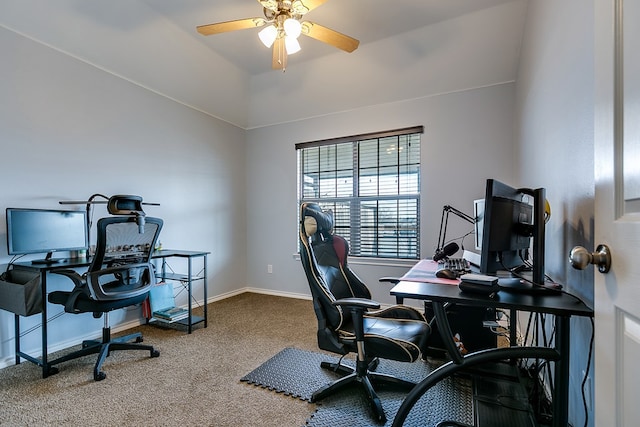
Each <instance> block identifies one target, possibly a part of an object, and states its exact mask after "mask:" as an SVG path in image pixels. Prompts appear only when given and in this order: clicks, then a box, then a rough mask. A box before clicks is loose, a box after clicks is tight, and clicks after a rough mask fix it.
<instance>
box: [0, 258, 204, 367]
mask: <svg viewBox="0 0 640 427" xmlns="http://www.w3.org/2000/svg"><path fill="white" fill-rule="evenodd" d="M208 254H209V252H201V251H183V250H160V251H155V252H154V253H153V255H152V256H151V259H160V260H162V273H161V274H160V276H161V277H162V278H166V277H167V276H169V274H168V273H166V272H165V270H164V267H165V263H166V259H167V258H171V257H181V258H188V262H189V265H188V273H187V275H185V276H181V277H184V279H183V280H185V281H187V283H188V293H189V317H188V322H189V324H188V328H189V333H191V326H192V324H194V323H198V322H201V321H203V322H204V326H205V327H207V304H206V303H207V255H208ZM195 257H203V264H204V266H203V276H202V277H201V278H202V279H203V281H204V318H198V319H193V318H192V316H191V308H192V307H191V283H192V271H191V269H192V265H191V261H192V259H193V258H195ZM90 264H91V260H90V259H89V258H68V259H65V260H61V262H56V263H53V264H33V263H31V262H30V261H25V262H16V263H13V264H12V267H13V268H15V269H23V270H30V271H36V272H38V273H39V274H40V288H41V292H42V307H41V313H40V316H41V328H42V329H41V336H42V357H41V358H40V359H38V358H36V357H33V356H31V355H29V354H27V353H25V352H23V351H21V350H20V315H19V314H15V315H14V319H15V353H16V365H17V364H19V363H20V358H23V359H26V360H28V361H30V362H32V363H35V364H36V365H38V366H41V367H42V378H46V377H48V376H49V375H53V374H55V373H57V372H58V369H57V368H56V367H55V366H53V365H54V364H55V361H53V362H50V361H49V360H48V343H47V336H48V335H47V276H48V274H49V273H51V272H55V271H56V270H64V269H70V268H72V269H75V268H86V267H88V266H89V265H90Z"/></svg>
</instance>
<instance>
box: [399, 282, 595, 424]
mask: <svg viewBox="0 0 640 427" xmlns="http://www.w3.org/2000/svg"><path fill="white" fill-rule="evenodd" d="M407 275H409V273H407ZM422 280H423V281H422V282H409V281H400V282H399V283H398V284H396V285H395V286H394V287H393V288H392V289H391V295H394V296H395V297H396V301H397V302H398V303H402V302H403V300H404V299H406V298H410V299H418V300H428V301H431V302H432V304H433V310H434V314H435V317H436V322H437V325H438V330H439V332H440V335H441V337H442V341H443V342H444V343H445V346H446V347H447V352H448V353H449V355H450V357H451V358H452V360H451V361H450V362H448V363H447V364H445V365H443V366H441V367H440V368H438V369H436V370H435V371H433V372H432V373H431V374H430V375H429V376H427V377H426V378H425V379H424V380H422V381H421V382H420V383H419V384H418V385H416V387H415V388H413V389H412V390H411V392H410V393H409V394H408V395H407V397H406V398H405V400H404V401H403V403H402V405H401V406H400V409H399V410H398V413H397V414H396V417H395V419H394V421H393V426H394V427H400V426H402V424H403V423H404V421H405V419H406V417H407V415H408V414H409V411H410V410H411V408H412V407H413V406H414V405H415V403H416V402H417V401H418V399H419V398H420V397H421V396H422V395H423V394H424V393H425V392H426V391H427V390H428V389H429V388H431V387H432V386H433V385H435V384H436V383H438V382H439V381H441V380H442V379H444V378H446V377H448V376H450V375H453V374H454V373H456V372H458V371H460V370H461V369H464V368H468V367H472V366H476V365H479V364H483V363H487V362H495V361H500V360H505V359H515V358H538V359H546V360H549V361H554V362H555V363H554V373H555V379H554V390H553V401H552V405H553V424H552V425H553V426H556V427H559V426H562V427H566V425H567V423H568V407H569V405H568V396H569V343H570V340H569V333H570V322H569V320H570V318H571V316H585V317H593V309H591V308H589V307H587V306H586V305H585V304H584V303H583V302H582V301H580V300H579V299H577V298H575V297H573V296H572V295H570V294H565V293H563V294H560V295H536V296H533V295H526V294H516V293H507V292H504V291H500V292H498V293H497V294H496V295H495V296H493V297H489V296H484V295H476V294H468V293H463V292H461V291H460V289H459V288H458V286H457V285H455V284H454V283H455V282H454V281H452V283H447V282H442V281H439V282H440V283H429V282H428V281H429V278H428V277H427V276H426V275H425V276H424V278H423V279H422ZM446 303H454V304H464V305H469V306H479V307H487V308H502V309H508V310H511V311H512V313H514V312H515V311H529V312H536V313H549V314H553V315H555V326H556V336H555V341H554V342H555V347H554V348H547V347H518V346H512V347H505V348H497V349H490V350H482V351H478V352H474V353H470V354H467V355H465V356H461V355H460V353H459V352H458V350H457V348H456V346H455V343H454V341H453V335H452V332H451V328H450V326H449V324H448V320H447V315H446V310H445V307H444V305H445V304H446ZM512 318H513V319H515V316H514V317H512ZM514 342H515V341H512V343H514Z"/></svg>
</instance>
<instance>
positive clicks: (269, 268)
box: [267, 264, 273, 274]
mask: <svg viewBox="0 0 640 427" xmlns="http://www.w3.org/2000/svg"><path fill="white" fill-rule="evenodd" d="M267 273H269V274H271V273H273V265H271V264H267Z"/></svg>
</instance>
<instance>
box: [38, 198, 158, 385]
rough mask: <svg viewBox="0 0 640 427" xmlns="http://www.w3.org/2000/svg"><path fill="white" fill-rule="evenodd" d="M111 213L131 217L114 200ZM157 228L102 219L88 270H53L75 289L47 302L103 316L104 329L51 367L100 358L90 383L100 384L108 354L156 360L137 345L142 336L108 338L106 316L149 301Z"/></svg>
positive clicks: (152, 223) (149, 222)
mask: <svg viewBox="0 0 640 427" xmlns="http://www.w3.org/2000/svg"><path fill="white" fill-rule="evenodd" d="M114 197H123V196H114ZM124 197H127V196H124ZM112 199H113V198H112ZM126 202H127V200H126V199H125V203H126ZM109 212H111V213H126V214H128V215H132V214H133V212H128V211H127V212H124V211H122V210H121V209H118V208H117V200H110V202H109ZM140 212H141V211H140ZM141 216H142V219H141ZM161 229H162V220H161V219H159V218H150V217H146V218H144V215H143V213H142V215H140V214H138V215H134V216H112V217H106V218H101V219H99V220H98V224H97V233H98V234H97V237H96V253H95V255H94V256H93V258H92V260H91V265H90V266H89V269H88V271H87V272H86V273H84V274H83V275H80V274H78V273H77V272H76V271H74V270H56V271H55V273H58V274H63V275H65V276H67V277H69V278H70V279H71V280H72V281H73V282H74V284H75V287H74V289H73V290H72V291H69V292H65V291H55V292H51V293H50V294H49V297H48V298H49V302H51V303H53V304H62V305H64V306H65V311H66V312H68V313H93V316H94V317H95V318H99V317H100V316H102V315H103V314H104V326H103V328H102V339H101V340H91V341H84V342H83V343H82V349H80V350H78V351H76V352H73V353H70V354H68V355H65V356H62V357H60V358H58V359H56V360H54V361H52V362H50V363H51V365H55V364H58V363H61V362H65V361H68V360H72V359H76V358H78V357H83V356H86V355H89V354H95V353H98V354H99V355H98V360H97V361H96V364H95V367H94V370H93V378H94V379H95V380H96V381H100V380H103V379H104V378H105V377H106V374H105V373H104V372H102V371H101V367H102V364H103V362H104V361H105V358H106V357H107V356H108V355H109V353H110V352H111V351H114V350H146V351H148V352H149V353H150V355H151V357H158V356H159V355H160V353H159V352H158V351H157V350H155V349H154V348H153V347H152V346H149V345H141V344H138V343H140V342H142V340H143V339H142V334H141V333H135V334H130V335H127V336H123V337H118V338H112V337H111V328H110V327H109V315H108V313H109V312H110V311H112V310H116V309H120V308H124V307H128V306H132V305H136V304H141V303H142V302H143V301H144V300H145V299H146V298H147V296H148V294H149V289H150V288H151V286H152V285H153V284H154V283H155V280H154V278H155V273H154V269H153V265H152V264H151V255H152V253H153V249H154V247H155V244H156V240H157V239H158V235H159V234H160V230H161ZM131 341H135V342H131ZM53 369H55V368H53ZM56 371H57V370H56ZM54 373H55V372H54Z"/></svg>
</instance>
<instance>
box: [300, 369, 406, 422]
mask: <svg viewBox="0 0 640 427" xmlns="http://www.w3.org/2000/svg"><path fill="white" fill-rule="evenodd" d="M357 363H358V364H359V365H361V366H360V369H358V368H356V369H353V368H351V367H349V366H345V365H341V364H340V363H329V362H322V363H321V364H320V366H321V367H322V368H324V369H328V370H331V371H333V372H337V373H339V374H341V375H344V376H343V377H342V378H339V379H337V380H336V381H334V382H331V383H329V384H327V385H325V386H324V387H321V388H320V389H318V390H316V391H315V392H314V393H313V394H312V395H311V402H317V401H319V400H322V399H324V398H325V397H327V396H329V395H331V394H333V393H335V392H337V391H339V390H341V389H343V388H345V387H348V386H350V385H351V384H353V383H358V384H360V385H361V386H362V387H363V388H364V391H365V392H366V393H367V398H368V399H369V402H370V403H371V410H372V412H373V416H374V417H375V419H376V420H377V421H379V422H382V423H385V422H386V421H387V417H386V416H385V414H384V410H383V409H382V403H381V402H380V398H379V397H378V394H377V393H376V391H375V390H374V388H373V385H372V383H373V384H376V385H378V384H387V385H392V386H395V387H399V388H402V389H407V390H410V389H412V388H413V387H414V386H415V385H416V383H414V382H411V381H406V380H403V379H400V378H397V377H394V376H392V375H387V374H382V373H379V372H373V369H375V368H376V367H377V366H378V359H377V358H376V359H374V360H373V361H372V362H371V363H366V362H357Z"/></svg>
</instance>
